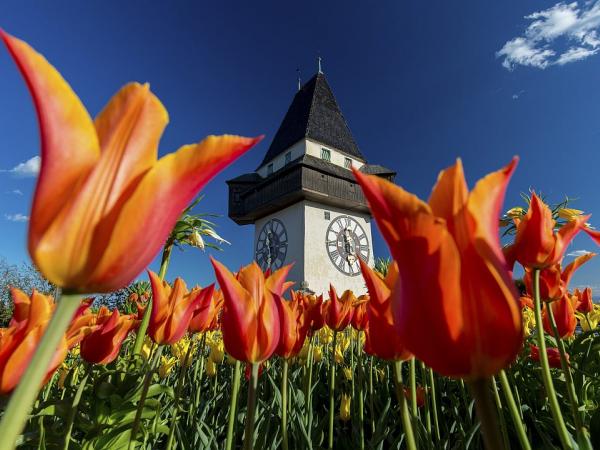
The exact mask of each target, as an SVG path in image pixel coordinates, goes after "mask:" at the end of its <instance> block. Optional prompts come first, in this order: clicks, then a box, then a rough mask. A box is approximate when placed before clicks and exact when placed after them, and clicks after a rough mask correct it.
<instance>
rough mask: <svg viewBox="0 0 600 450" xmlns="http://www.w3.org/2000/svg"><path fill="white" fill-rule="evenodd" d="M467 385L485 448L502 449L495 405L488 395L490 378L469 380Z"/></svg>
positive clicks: (489, 449) (491, 449) (487, 449)
mask: <svg viewBox="0 0 600 450" xmlns="http://www.w3.org/2000/svg"><path fill="white" fill-rule="evenodd" d="M469 386H470V388H471V393H472V395H473V399H474V400H475V410H476V411H477V416H478V417H479V423H480V424H481V435H482V436H483V442H484V443H485V448H486V450H503V448H504V446H503V445H502V436H501V434H500V430H499V429H498V415H497V414H496V405H495V404H494V402H493V401H492V397H491V395H490V380H489V379H487V378H481V379H479V380H473V381H470V382H469Z"/></svg>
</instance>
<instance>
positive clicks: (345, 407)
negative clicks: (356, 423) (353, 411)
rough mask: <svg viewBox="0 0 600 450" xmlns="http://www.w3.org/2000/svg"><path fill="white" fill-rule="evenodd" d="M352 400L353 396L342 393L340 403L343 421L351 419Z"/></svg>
mask: <svg viewBox="0 0 600 450" xmlns="http://www.w3.org/2000/svg"><path fill="white" fill-rule="evenodd" d="M350 401H351V397H350V396H349V395H347V394H342V400H341V403H340V419H341V420H342V421H343V422H346V421H348V420H350Z"/></svg>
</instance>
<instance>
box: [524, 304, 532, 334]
mask: <svg viewBox="0 0 600 450" xmlns="http://www.w3.org/2000/svg"><path fill="white" fill-rule="evenodd" d="M533 328H535V314H534V313H533V310H532V309H530V308H525V309H523V334H524V335H525V336H529V335H531V330H532V329H533Z"/></svg>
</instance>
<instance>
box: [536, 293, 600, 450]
mask: <svg viewBox="0 0 600 450" xmlns="http://www.w3.org/2000/svg"><path fill="white" fill-rule="evenodd" d="M566 301H568V300H566ZM546 310H547V311H548V319H549V321H550V327H551V328H552V332H553V333H554V338H555V339H556V343H557V344H558V353H559V354H560V365H561V368H562V371H563V374H564V375H565V384H566V386H567V395H568V396H569V402H570V403H571V411H572V413H573V419H574V420H575V429H576V430H577V442H578V444H579V447H580V448H581V449H582V450H591V448H592V443H591V442H590V436H589V432H588V430H587V429H586V428H585V427H584V425H583V417H582V416H581V412H580V410H579V399H578V398H577V392H576V390H575V383H574V382H573V375H572V374H571V368H570V367H569V363H568V361H567V356H566V354H567V352H566V350H565V343H564V342H563V340H562V338H561V336H560V333H559V332H558V328H557V327H556V320H554V312H553V311H552V307H550V305H548V308H546Z"/></svg>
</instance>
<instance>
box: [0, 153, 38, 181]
mask: <svg viewBox="0 0 600 450" xmlns="http://www.w3.org/2000/svg"><path fill="white" fill-rule="evenodd" d="M41 162H42V158H40V157H39V156H34V157H33V158H29V159H28V160H27V161H25V162H22V163H19V164H17V165H16V166H15V167H13V168H12V169H10V170H2V172H10V173H12V174H14V175H16V176H19V177H36V176H37V175H38V173H40V164H41Z"/></svg>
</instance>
